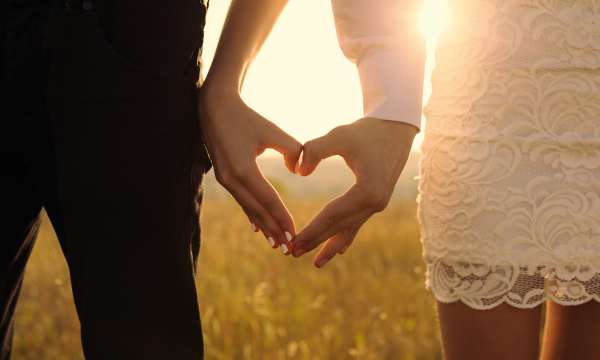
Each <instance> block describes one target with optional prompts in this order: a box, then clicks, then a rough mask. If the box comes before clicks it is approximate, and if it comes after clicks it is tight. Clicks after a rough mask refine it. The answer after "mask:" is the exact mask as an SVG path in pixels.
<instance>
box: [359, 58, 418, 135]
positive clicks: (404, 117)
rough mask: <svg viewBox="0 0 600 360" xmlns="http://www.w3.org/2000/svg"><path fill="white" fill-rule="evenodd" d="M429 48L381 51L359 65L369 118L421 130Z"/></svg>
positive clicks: (365, 108) (365, 111)
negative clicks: (426, 60) (426, 53)
mask: <svg viewBox="0 0 600 360" xmlns="http://www.w3.org/2000/svg"><path fill="white" fill-rule="evenodd" d="M425 57H426V55H425V48H424V47H423V48H422V49H415V48H412V49H410V50H405V51H394V50H389V49H377V50H375V51H372V52H371V53H370V54H368V55H367V56H365V57H364V58H363V59H361V61H360V62H359V64H358V72H359V76H360V83H361V87H362V93H363V110H364V116H365V117H372V118H377V119H383V120H393V121H400V122H404V123H408V124H411V125H414V126H415V127H416V128H417V129H419V130H420V128H421V115H422V105H423V81H424V80H423V77H424V71H425Z"/></svg>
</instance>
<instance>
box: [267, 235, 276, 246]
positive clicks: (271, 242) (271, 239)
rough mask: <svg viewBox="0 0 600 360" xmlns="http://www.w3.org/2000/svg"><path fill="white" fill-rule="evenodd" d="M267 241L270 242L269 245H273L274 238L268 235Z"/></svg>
mask: <svg viewBox="0 0 600 360" xmlns="http://www.w3.org/2000/svg"><path fill="white" fill-rule="evenodd" d="M267 241H268V242H269V244H271V247H275V240H273V238H272V237H270V236H269V237H268V238H267Z"/></svg>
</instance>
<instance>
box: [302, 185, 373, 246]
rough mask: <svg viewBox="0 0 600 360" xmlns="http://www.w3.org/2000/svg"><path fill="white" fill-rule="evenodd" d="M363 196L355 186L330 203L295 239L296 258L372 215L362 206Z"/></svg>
mask: <svg viewBox="0 0 600 360" xmlns="http://www.w3.org/2000/svg"><path fill="white" fill-rule="evenodd" d="M362 196H363V195H362V194H361V192H360V190H359V188H358V187H357V186H356V185H354V186H352V187H351V188H350V190H348V191H347V192H346V193H345V194H344V195H342V196H340V197H337V198H336V199H334V200H332V201H330V202H329V203H328V204H327V205H325V207H324V208H323V209H322V210H321V211H320V212H319V213H318V214H317V216H315V218H314V219H313V220H312V221H311V222H310V223H309V224H308V225H307V226H306V227H305V228H304V229H303V230H302V231H301V232H300V233H299V234H298V235H297V236H296V238H295V239H294V256H301V255H302V254H304V253H306V252H308V251H311V250H312V249H314V248H315V247H317V246H318V245H319V244H321V243H322V242H324V241H325V240H327V239H329V238H330V237H331V236H333V235H334V234H336V233H338V232H340V231H342V230H343V229H345V228H346V227H347V226H348V225H349V224H351V223H352V222H354V221H356V220H357V219H360V218H362V217H363V216H365V215H370V214H369V213H368V212H367V211H366V210H365V209H364V207H363V206H362V202H363V201H362Z"/></svg>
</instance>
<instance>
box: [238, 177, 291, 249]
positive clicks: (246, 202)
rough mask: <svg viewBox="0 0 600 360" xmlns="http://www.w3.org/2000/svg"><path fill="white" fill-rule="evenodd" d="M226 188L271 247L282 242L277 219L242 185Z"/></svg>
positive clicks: (281, 232) (283, 236)
mask: <svg viewBox="0 0 600 360" xmlns="http://www.w3.org/2000/svg"><path fill="white" fill-rule="evenodd" d="M227 190H229V192H230V193H231V195H233V197H234V198H235V200H236V201H237V202H238V203H239V204H240V206H241V207H242V209H243V210H244V212H245V213H246V216H248V218H250V219H251V222H252V223H254V224H255V225H256V226H257V227H258V228H260V229H261V230H262V232H263V233H264V234H265V237H266V238H267V240H268V241H269V242H270V243H271V246H272V247H277V246H278V245H279V244H280V243H281V242H282V241H281V239H282V238H283V239H285V235H282V234H283V231H282V230H281V228H280V227H279V225H278V224H277V221H275V219H273V218H272V217H271V215H270V214H269V212H268V211H267V210H266V209H265V208H264V207H263V206H262V205H261V204H260V202H259V201H258V200H257V199H256V198H255V197H254V196H253V195H252V193H251V192H249V191H248V190H247V189H246V188H245V187H244V186H243V185H240V184H232V185H229V186H228V188H227Z"/></svg>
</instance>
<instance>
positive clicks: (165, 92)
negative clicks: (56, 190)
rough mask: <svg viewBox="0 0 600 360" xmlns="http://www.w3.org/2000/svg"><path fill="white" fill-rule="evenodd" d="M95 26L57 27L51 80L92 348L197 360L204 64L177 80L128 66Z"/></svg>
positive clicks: (90, 354) (70, 234)
mask: <svg viewBox="0 0 600 360" xmlns="http://www.w3.org/2000/svg"><path fill="white" fill-rule="evenodd" d="M93 24H94V23H93V21H92V20H90V18H86V17H85V16H81V17H71V18H68V19H65V20H64V22H63V23H62V27H60V28H58V29H62V31H63V33H61V34H58V35H59V39H61V42H60V43H59V44H57V45H56V46H57V47H56V48H55V49H54V51H56V53H55V56H58V58H57V59H58V60H60V61H56V62H55V63H54V66H53V69H52V75H51V79H54V80H51V84H52V85H51V89H50V93H51V94H52V96H53V99H52V101H51V108H52V116H53V118H54V120H55V122H56V130H57V131H56V135H57V144H58V145H59V149H58V150H59V151H58V152H59V159H61V162H62V163H61V166H60V168H61V176H60V180H61V188H62V191H61V193H62V194H63V199H64V204H63V206H62V209H63V211H64V212H63V214H64V217H63V220H64V221H63V224H64V232H63V236H62V237H61V242H62V244H63V248H64V249H65V253H66V255H67V261H68V264H69V268H70V271H71V278H72V283H73V291H74V297H75V302H76V306H77V311H78V314H79V318H80V320H81V329H82V340H83V346H84V353H85V355H86V358H87V359H91V360H94V359H178V360H179V359H181V360H185V359H199V358H201V357H202V353H203V345H202V333H201V326H200V317H199V311H198V304H197V298H196V288H195V281H194V264H193V256H192V247H191V246H192V243H191V239H192V238H193V236H194V235H193V234H197V233H198V231H197V221H198V219H197V217H196V216H194V214H195V210H196V209H195V205H194V199H195V195H196V193H197V190H198V188H197V185H198V183H199V181H200V177H199V176H198V174H197V173H194V170H193V169H194V166H193V164H194V162H195V159H196V158H197V157H199V156H200V155H201V154H199V153H198V151H199V149H200V148H199V146H198V144H199V138H198V135H199V134H198V132H199V130H198V121H197V116H196V111H197V110H196V96H195V94H196V92H195V79H196V78H197V76H198V74H197V67H196V65H195V64H194V63H192V64H191V65H190V66H189V67H188V68H187V70H185V73H184V71H182V73H183V74H180V75H179V76H181V78H177V77H175V78H171V77H169V78H165V77H162V76H154V75H156V74H152V73H149V72H147V71H145V70H141V69H138V68H135V67H131V66H129V65H128V64H127V63H124V62H123V61H121V59H120V58H119V56H118V55H117V54H115V53H114V52H112V51H111V49H109V48H107V44H106V43H104V42H103V41H102V39H101V38H99V37H98V36H97V34H96V33H95V31H96V28H95V27H94V25H93ZM55 35H57V34H56V33H55ZM82 44H83V45H84V46H83V48H82V47H81V46H82ZM86 57H87V58H86ZM195 170H196V171H197V170H198V169H195ZM196 252H197V249H196Z"/></svg>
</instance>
